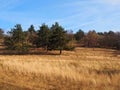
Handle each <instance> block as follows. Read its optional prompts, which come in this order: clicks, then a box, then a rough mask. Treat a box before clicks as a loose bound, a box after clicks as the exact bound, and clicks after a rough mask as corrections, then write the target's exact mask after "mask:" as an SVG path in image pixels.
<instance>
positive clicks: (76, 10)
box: [0, 0, 120, 32]
mask: <svg viewBox="0 0 120 90" xmlns="http://www.w3.org/2000/svg"><path fill="white" fill-rule="evenodd" d="M55 22H59V24H60V25H61V26H63V27H64V29H65V30H73V32H77V31H78V30H79V29H82V30H83V31H85V32H88V31H89V30H96V31H97V32H104V31H109V30H112V31H115V32H117V31H120V0H0V28H2V29H3V30H4V31H5V32H7V31H10V30H11V28H14V26H15V25H16V24H21V25H22V27H23V29H24V30H27V29H28V28H29V27H30V25H31V24H33V25H34V26H35V29H39V27H40V26H41V24H43V23H45V24H47V25H48V26H49V27H50V26H51V25H52V24H54V23H55Z"/></svg>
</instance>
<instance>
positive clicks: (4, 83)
mask: <svg viewBox="0 0 120 90" xmlns="http://www.w3.org/2000/svg"><path fill="white" fill-rule="evenodd" d="M54 53H59V52H57V51H55V52H54ZM0 90H120V52H118V51H115V50H111V49H99V48H96V49H95V50H94V51H93V49H92V48H76V50H75V51H72V52H71V51H63V54H62V55H0Z"/></svg>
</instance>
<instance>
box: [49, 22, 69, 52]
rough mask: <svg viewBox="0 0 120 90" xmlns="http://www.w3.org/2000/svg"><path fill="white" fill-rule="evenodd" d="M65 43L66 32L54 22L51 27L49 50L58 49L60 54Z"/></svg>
mask: <svg viewBox="0 0 120 90" xmlns="http://www.w3.org/2000/svg"><path fill="white" fill-rule="evenodd" d="M66 42H67V40H66V31H65V30H64V28H63V27H62V26H60V25H59V24H58V23H57V22H56V23H55V24H54V25H52V27H51V35H50V48H51V49H53V50H54V49H59V50H60V54H61V53H62V50H63V48H64V46H65V45H66Z"/></svg>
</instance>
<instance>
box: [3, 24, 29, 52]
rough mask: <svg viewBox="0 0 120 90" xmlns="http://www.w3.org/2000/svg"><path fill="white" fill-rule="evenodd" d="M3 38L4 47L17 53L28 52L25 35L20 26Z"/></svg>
mask: <svg viewBox="0 0 120 90" xmlns="http://www.w3.org/2000/svg"><path fill="white" fill-rule="evenodd" d="M8 34H9V36H6V37H5V42H4V43H5V45H6V46H7V48H8V49H10V50H16V51H17V52H18V53H25V52H27V51H28V50H29V45H28V44H27V43H26V41H25V33H24V32H23V30H22V27H21V25H20V24H17V25H16V26H15V28H13V29H12V30H11V31H10V32H8Z"/></svg>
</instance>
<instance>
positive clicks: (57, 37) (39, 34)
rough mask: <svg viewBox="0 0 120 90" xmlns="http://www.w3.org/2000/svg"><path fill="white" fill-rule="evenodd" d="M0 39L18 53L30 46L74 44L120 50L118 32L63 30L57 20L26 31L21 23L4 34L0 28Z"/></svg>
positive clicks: (65, 47)
mask: <svg viewBox="0 0 120 90" xmlns="http://www.w3.org/2000/svg"><path fill="white" fill-rule="evenodd" d="M0 40H1V41H3V43H4V46H5V47H6V49H9V50H15V51H17V52H18V53H23V54H24V53H27V52H29V50H30V49H31V48H44V49H45V50H46V53H47V52H48V50H59V51H60V54H61V53H62V50H73V49H74V48H75V47H76V46H83V47H92V48H93V49H94V48H95V47H100V48H113V49H117V50H120V32H113V31H109V32H96V31H95V30H90V31H89V32H87V33H85V32H84V31H83V30H81V29H80V30H78V31H77V32H76V33H73V32H72V31H70V30H65V29H64V28H63V27H62V26H60V25H59V23H58V22H55V23H54V24H53V25H52V26H51V27H48V25H46V24H42V25H41V26H40V27H39V29H38V30H35V28H34V25H31V26H30V27H29V28H28V30H27V31H25V30H23V29H22V26H21V24H16V25H15V27H14V28H12V29H11V30H10V31H8V32H7V34H4V32H3V30H2V29H0Z"/></svg>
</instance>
